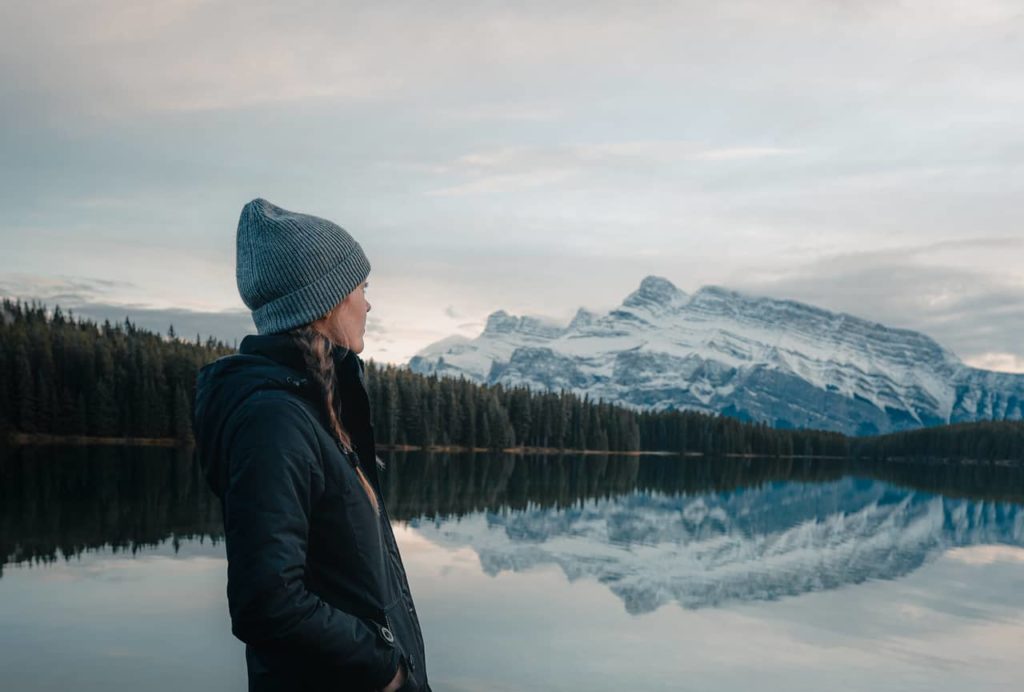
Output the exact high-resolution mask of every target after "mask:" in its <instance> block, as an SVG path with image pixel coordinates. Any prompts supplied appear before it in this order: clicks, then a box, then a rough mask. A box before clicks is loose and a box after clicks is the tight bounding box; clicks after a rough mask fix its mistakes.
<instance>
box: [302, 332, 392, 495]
mask: <svg viewBox="0 0 1024 692" xmlns="http://www.w3.org/2000/svg"><path fill="white" fill-rule="evenodd" d="M291 335H292V338H293V339H295V342H296V343H297V344H298V346H299V349H300V350H301V351H302V356H303V359H304V360H305V362H306V369H308V370H309V372H310V373H312V375H313V377H315V378H316V381H317V383H318V384H319V385H320V390H321V391H322V392H323V393H324V406H325V407H326V409H327V415H328V419H329V420H330V423H331V432H332V433H333V434H334V437H335V439H336V440H337V441H338V442H339V443H340V445H341V448H342V449H343V450H344V451H345V452H346V453H347V454H351V452H352V438H351V437H350V436H349V434H348V431H346V430H345V428H344V427H343V426H342V424H341V397H339V396H336V395H335V383H336V381H335V372H334V360H333V359H332V358H331V346H332V344H331V341H330V340H329V339H328V338H327V337H326V336H324V335H323V334H321V333H320V332H319V331H317V330H316V328H314V327H313V326H311V325H308V324H307V325H303V326H301V327H297V328H295V329H293V330H292V331H291ZM349 458H351V459H353V463H352V466H353V468H354V469H355V471H356V475H357V476H359V483H360V484H361V485H362V486H363V490H364V491H365V492H366V496H367V497H368V498H369V499H370V504H372V505H373V510H374V511H375V512H380V503H379V502H378V501H377V494H376V493H375V492H374V491H373V486H371V485H370V481H369V480H367V478H366V474H364V473H363V469H362V468H361V467H360V466H359V464H358V463H356V462H355V461H354V459H355V458H356V457H353V456H350V457H349Z"/></svg>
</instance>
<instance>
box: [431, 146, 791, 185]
mask: <svg viewBox="0 0 1024 692" xmlns="http://www.w3.org/2000/svg"><path fill="white" fill-rule="evenodd" d="M798 153H800V152H799V150H797V149H792V148H783V147H757V146H747V147H741V146H725V147H716V146H712V145H709V144H702V143H700V142H690V141H681V140H631V141H610V142H594V143H584V144H575V145H556V146H548V147H537V146H535V147H502V148H498V149H491V150H484V151H477V152H472V153H468V154H462V155H461V156H458V157H457V158H455V159H453V160H451V161H449V162H446V163H442V164H437V165H434V166H424V165H422V164H421V165H420V166H419V168H420V169H421V170H429V171H431V172H432V173H434V174H435V175H438V176H448V177H454V178H461V179H463V180H464V182H461V183H459V184H456V185H451V186H447V187H442V188H437V189H433V190H429V191H428V192H427V194H428V195H439V196H450V195H468V194H487V193H495V192H510V191H514V190H517V189H523V188H530V187H542V186H544V187H546V186H552V185H556V184H559V183H565V182H567V181H571V182H576V183H582V184H592V182H593V177H594V176H597V177H599V178H601V177H603V178H607V177H618V176H620V175H621V174H623V173H625V174H626V175H636V174H637V173H640V174H644V175H652V176H658V177H659V178H660V179H661V180H660V182H661V183H664V178H665V177H666V176H668V177H669V178H674V177H677V176H679V175H680V171H679V170H678V167H679V166H681V165H684V164H692V165H700V164H702V163H703V164H705V165H712V164H713V162H751V161H756V160H759V159H765V158H769V157H779V156H792V155H795V154H798ZM412 165H413V166H416V164H415V163H413V164H412ZM687 174H691V175H692V173H687ZM584 175H587V176H590V179H588V180H584V179H583V176H584Z"/></svg>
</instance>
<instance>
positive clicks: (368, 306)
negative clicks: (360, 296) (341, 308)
mask: <svg viewBox="0 0 1024 692" xmlns="http://www.w3.org/2000/svg"><path fill="white" fill-rule="evenodd" d="M366 311H367V312H369V311H370V303H369V302H367V303H366Z"/></svg>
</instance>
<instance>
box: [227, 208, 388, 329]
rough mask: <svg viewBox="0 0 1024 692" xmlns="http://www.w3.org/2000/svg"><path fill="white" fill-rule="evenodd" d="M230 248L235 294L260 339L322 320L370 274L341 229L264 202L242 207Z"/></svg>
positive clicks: (356, 247)
mask: <svg viewBox="0 0 1024 692" xmlns="http://www.w3.org/2000/svg"><path fill="white" fill-rule="evenodd" d="M235 245H236V247H235V249H236V256H237V266H236V268H235V278H236V280H237V281H238V293H239V294H240V295H241V296H242V300H243V301H244V302H245V304H246V306H248V308H249V309H250V310H252V321H253V322H255V323H256V330H257V331H258V332H259V333H260V334H276V333H279V332H284V331H288V330H289V329H292V328H294V327H298V326H301V325H303V324H309V323H310V322H313V321H314V320H316V319H319V318H320V317H323V316H324V315H326V314H327V312H329V311H330V309H331V308H333V307H334V306H335V305H336V304H337V303H338V302H339V301H341V299H342V298H344V297H345V296H347V295H348V294H349V293H351V292H352V290H353V289H355V287H356V286H358V285H359V284H361V283H362V282H363V281H365V280H366V276H367V275H368V274H369V273H370V262H369V261H368V260H367V259H366V255H364V254H363V249H362V248H361V247H359V243H357V242H356V241H355V240H354V239H353V238H352V236H350V235H349V234H348V232H347V231H345V229H344V228H342V227H341V226H338V225H337V224H334V223H331V222H330V221H328V220H327V219H321V218H319V217H317V216H311V215H309V214H300V213H298V212H294V211H288V210H287V209H282V208H281V207H278V206H275V205H273V204H271V203H270V202H268V201H267V200H265V199H254V200H253V201H251V202H249V203H248V204H246V205H245V206H244V207H242V215H241V216H240V217H239V218H238V235H237V237H236V243H235Z"/></svg>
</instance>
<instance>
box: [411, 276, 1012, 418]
mask: <svg viewBox="0 0 1024 692" xmlns="http://www.w3.org/2000/svg"><path fill="white" fill-rule="evenodd" d="M409 366H410V368H411V369H412V370H414V371H416V372H420V373H425V374H431V373H440V374H445V375H453V376H459V375H461V376H465V377H469V378H471V379H473V380H476V381H478V382H481V383H489V384H494V383H502V384H506V385H518V384H525V385H527V386H530V387H534V388H540V389H554V390H558V389H567V390H570V391H573V392H575V393H577V394H580V395H583V394H589V395H590V397H591V398H592V399H594V398H600V399H604V400H607V401H613V402H616V403H619V404H623V405H627V406H633V407H638V408H654V409H666V408H686V409H697V410H701V411H707V412H717V413H725V414H728V415H734V416H737V417H740V418H745V419H753V420H765V421H768V422H769V423H770V424H772V425H775V426H778V427H812V428H820V429H828V430H839V431H842V432H846V433H853V434H866V433H875V432H889V431H893V430H901V429H907V428H914V427H920V426H925V425H937V424H941V423H947V422H959V421H970V420H978V419H991V418H998V419H1004V418H1005V419H1021V418H1022V417H1024V375H1014V374H1008V373H997V372H989V371H984V370H977V369H974V368H970V367H967V366H965V365H964V364H963V363H962V362H960V360H959V359H958V358H957V357H956V356H955V355H954V354H953V353H951V352H950V351H948V350H946V349H944V348H942V347H941V346H940V345H939V344H937V343H936V342H935V341H933V340H932V339H930V338H929V337H927V336H925V335H924V334H920V333H918V332H914V331H909V330H905V329H893V328H890V327H886V326H884V325H881V324H878V323H875V322H870V321H868V320H864V319H861V318H858V317H853V316H851V315H848V314H844V313H834V312H829V311H827V310H822V309H820V308H816V307H813V306H811V305H806V304H804V303H798V302H796V301H791V300H778V299H774V298H764V297H757V296H750V295H746V294H743V293H738V292H736V291H731V290H727V289H724V288H720V287H717V286H706V287H704V288H701V289H700V290H699V291H697V292H696V293H694V294H692V295H688V294H686V293H685V292H683V291H681V290H679V289H678V288H676V287H675V286H674V285H673V284H672V283H671V282H670V281H668V280H666V279H663V278H660V277H656V276H649V277H647V278H645V279H644V280H643V281H642V282H641V284H640V286H639V288H638V289H637V290H636V291H634V292H633V293H631V294H630V295H629V296H627V297H626V299H625V300H623V301H622V304H621V305H619V306H618V307H616V308H614V309H613V310H611V311H609V312H608V313H606V314H594V313H592V312H589V311H587V310H585V309H582V308H581V309H580V310H579V311H578V312H577V313H576V316H575V317H573V319H572V320H571V321H570V322H569V324H568V325H565V326H560V325H558V324H555V323H552V322H550V321H546V320H542V319H538V318H535V317H516V316H513V315H510V314H508V313H506V312H505V311H503V310H499V311H498V312H495V313H493V314H492V315H491V316H490V317H489V318H488V320H487V326H486V327H485V328H484V331H483V332H482V333H481V334H480V335H479V336H478V337H477V338H475V339H466V338H464V337H454V338H449V339H445V340H442V341H439V342H437V343H435V344H432V345H430V346H428V347H427V348H425V349H423V350H422V351H420V352H419V353H418V354H417V355H416V356H414V357H413V358H412V359H411V360H410V361H409Z"/></svg>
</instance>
